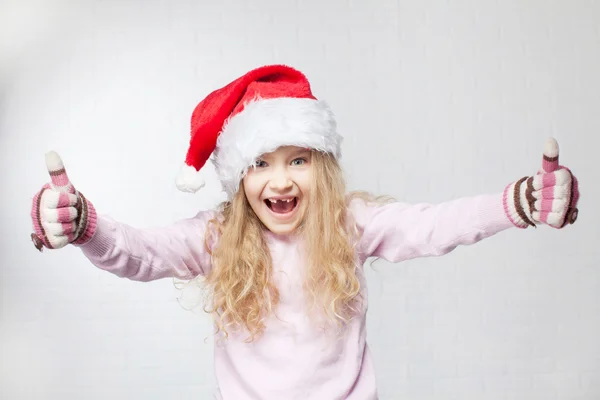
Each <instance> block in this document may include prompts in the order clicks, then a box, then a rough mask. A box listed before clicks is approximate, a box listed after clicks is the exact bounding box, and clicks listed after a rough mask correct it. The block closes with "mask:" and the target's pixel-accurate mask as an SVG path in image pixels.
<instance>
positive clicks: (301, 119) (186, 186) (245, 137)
mask: <svg viewBox="0 0 600 400" xmlns="http://www.w3.org/2000/svg"><path fill="white" fill-rule="evenodd" d="M341 142H342V137H341V136H340V135H339V134H338V132H337V127H336V122H335V118H334V115H333V113H332V112H331V110H330V108H329V106H328V105H327V104H326V103H325V102H323V101H320V100H317V99H316V98H315V97H314V96H313V94H312V92H311V88H310V84H309V82H308V80H307V79H306V77H305V76H304V74H302V73H301V72H300V71H297V70H295V69H293V68H290V67H288V66H285V65H267V66H263V67H259V68H257V69H254V70H252V71H250V72H248V73H246V74H245V75H243V76H241V77H239V78H237V79H236V80H234V81H233V82H231V83H229V84H228V85H226V86H224V87H222V88H220V89H217V90H215V91H213V92H212V93H210V94H209V95H208V96H207V97H206V98H205V99H204V100H202V101H201V102H200V103H199V104H198V105H197V106H196V108H195V109H194V112H193V113H192V119H191V139H190V146H189V149H188V151H187V156H186V158H185V165H184V166H183V168H182V170H181V172H180V174H179V176H178V178H177V182H176V183H177V187H178V188H179V190H181V191H185V192H196V191H197V190H199V189H200V188H201V187H202V186H204V183H205V182H204V179H203V177H202V175H203V174H202V173H201V171H202V168H203V167H204V165H205V164H206V162H207V161H208V160H209V159H211V158H212V162H213V164H214V166H215V169H216V172H217V175H218V177H219V180H220V181H221V184H222V186H223V190H224V191H225V193H226V194H227V197H228V199H231V198H232V197H233V196H234V195H235V193H236V191H237V190H238V188H239V183H240V180H241V179H242V178H243V177H244V175H245V173H246V172H247V171H248V168H249V167H251V166H252V165H253V164H254V163H255V161H256V159H257V158H258V157H260V156H261V155H262V154H265V153H268V152H271V151H274V150H276V149H277V148H278V147H280V146H302V147H306V148H311V149H315V150H319V151H324V152H328V153H331V154H332V155H333V156H334V157H335V158H336V159H338V158H339V157H340V155H341V151H340V149H341Z"/></svg>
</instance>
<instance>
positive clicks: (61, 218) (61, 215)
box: [31, 151, 96, 251]
mask: <svg viewBox="0 0 600 400" xmlns="http://www.w3.org/2000/svg"><path fill="white" fill-rule="evenodd" d="M46 168H47V169H48V173H49V174H50V180H51V183H46V184H45V185H44V186H42V189H41V190H40V191H39V192H38V193H36V195H35V196H34V198H33V201H32V207H31V222H32V223H33V229H34V233H32V234H31V240H32V241H33V243H34V245H35V247H36V248H37V249H38V250H39V251H42V248H43V247H47V248H49V249H59V248H61V247H64V246H66V245H67V244H69V243H75V244H83V243H85V242H87V241H88V240H89V239H90V238H91V237H92V235H93V233H94V231H95V230H96V210H95V209H94V206H93V205H92V204H91V203H90V202H89V201H88V200H87V199H86V198H85V197H84V196H83V195H82V194H81V193H80V192H78V191H77V190H75V187H74V186H73V185H72V184H71V182H70V181H69V177H68V175H67V172H66V170H65V168H64V165H63V162H62V160H61V158H60V156H59V155H58V154H57V153H56V152H54V151H51V152H49V153H47V154H46Z"/></svg>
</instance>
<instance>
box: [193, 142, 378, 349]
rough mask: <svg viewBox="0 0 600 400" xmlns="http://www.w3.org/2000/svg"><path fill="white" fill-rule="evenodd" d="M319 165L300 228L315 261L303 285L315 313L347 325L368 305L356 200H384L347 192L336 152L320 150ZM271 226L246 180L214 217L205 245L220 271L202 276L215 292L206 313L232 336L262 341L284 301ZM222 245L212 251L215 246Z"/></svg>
mask: <svg viewBox="0 0 600 400" xmlns="http://www.w3.org/2000/svg"><path fill="white" fill-rule="evenodd" d="M311 163H312V166H313V177H312V187H311V194H310V196H309V204H308V207H307V214H306V215H305V217H304V220H303V222H302V223H301V224H300V226H299V227H298V229H299V230H298V234H299V235H300V236H301V237H302V239H303V242H304V248H305V250H306V254H307V261H308V264H309V265H308V268H307V270H306V271H307V273H306V276H305V281H304V285H303V287H304V290H305V293H306V295H307V296H306V297H307V299H308V300H309V301H310V304H307V309H308V310H309V312H310V313H311V315H316V316H325V317H326V318H325V320H326V321H328V322H329V323H333V324H334V325H336V326H340V325H341V324H344V323H346V322H348V321H349V320H350V319H351V318H352V317H353V315H354V314H355V312H357V310H358V309H359V308H360V307H361V306H362V303H361V295H360V294H361V283H360V281H359V278H358V276H357V273H356V269H357V268H358V267H360V266H358V265H357V258H356V252H355V245H356V243H357V241H358V238H359V235H358V230H357V229H356V227H355V225H354V222H353V221H352V218H351V216H350V215H349V213H348V212H347V208H348V204H349V202H350V201H351V200H352V199H354V198H362V199H365V200H367V201H373V200H379V198H375V197H373V196H371V195H370V194H368V193H366V192H353V193H350V194H348V195H347V194H346V184H345V180H344V177H343V172H342V169H341V167H340V165H339V163H338V162H337V161H336V160H335V159H334V158H333V157H332V156H331V155H330V154H328V153H323V152H319V151H313V152H312V159H311ZM264 229H265V227H264V226H263V224H262V222H261V221H260V220H259V218H258V217H257V216H256V214H255V213H254V211H253V210H252V208H251V206H250V204H249V202H248V200H247V199H246V196H245V193H244V188H243V182H242V183H241V185H240V189H239V190H238V192H237V193H236V195H235V196H234V198H233V199H232V200H231V201H226V202H224V203H221V205H220V206H219V213H217V215H216V216H215V218H213V219H211V220H210V221H209V229H207V232H206V241H205V245H206V248H207V249H208V251H209V252H210V254H211V258H212V269H211V270H210V272H209V273H208V274H207V275H206V276H205V277H203V278H202V280H203V286H204V288H205V289H206V290H207V294H208V299H207V301H206V305H205V307H204V311H206V312H207V313H210V314H212V315H213V317H214V319H215V324H216V328H217V333H218V332H219V331H221V332H222V334H223V336H224V337H225V338H226V337H227V336H228V335H229V332H230V331H231V330H235V329H238V328H243V329H245V330H246V331H247V333H248V334H249V338H248V339H247V341H248V342H252V341H254V340H255V339H256V338H258V337H260V336H261V335H262V334H263V332H264V329H265V323H264V320H265V318H266V317H267V316H268V315H269V314H271V313H272V312H273V311H274V310H275V309H276V307H277V305H278V303H279V292H278V289H277V287H276V286H275V284H274V281H273V268H272V260H271V255H270V252H269V248H268V246H267V242H266V240H265V237H264V236H263V230H264ZM215 242H218V244H217V245H216V246H215V247H214V248H213V249H212V250H211V247H210V246H209V245H208V244H209V243H215ZM315 311H316V313H315Z"/></svg>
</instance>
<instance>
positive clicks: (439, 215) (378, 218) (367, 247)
mask: <svg viewBox="0 0 600 400" xmlns="http://www.w3.org/2000/svg"><path fill="white" fill-rule="evenodd" d="M578 200H579V189H578V182H577V179H576V178H575V177H574V176H573V174H572V173H571V172H570V171H569V170H568V169H567V168H564V167H560V166H559V164H558V145H557V144H556V141H554V140H553V139H551V140H550V141H548V143H547V144H546V147H545V151H544V156H543V161H542V168H541V169H540V170H539V171H538V173H537V174H536V175H534V176H532V177H525V178H523V179H520V180H519V181H517V182H514V183H511V184H509V185H507V186H506V188H505V189H504V191H503V192H500V193H497V194H486V195H479V196H473V197H464V198H460V199H456V200H452V201H448V202H444V203H441V204H428V203H422V204H407V203H400V202H395V203H391V204H385V205H376V204H367V203H365V202H364V201H362V200H354V201H353V202H352V203H351V204H350V210H351V212H352V215H353V216H354V219H355V220H356V222H357V227H358V229H359V232H360V233H361V235H362V236H361V239H360V241H359V243H358V249H359V252H360V254H361V256H362V257H363V259H366V258H368V257H381V258H383V259H385V260H388V261H390V262H400V261H403V260H408V259H412V258H416V257H427V256H440V255H443V254H447V253H449V252H450V251H452V250H454V249H455V248H456V247H458V246H460V245H470V244H473V243H476V242H478V241H480V240H482V239H485V238H487V237H490V236H492V235H494V234H496V233H499V232H501V231H503V230H506V229H508V228H511V227H518V228H526V227H527V226H530V225H532V226H536V225H538V224H547V225H549V226H552V227H554V228H563V227H564V226H566V224H568V223H573V222H574V221H575V219H576V216H577V202H578Z"/></svg>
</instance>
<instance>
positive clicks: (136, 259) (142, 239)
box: [31, 152, 214, 281]
mask: <svg viewBox="0 0 600 400" xmlns="http://www.w3.org/2000/svg"><path fill="white" fill-rule="evenodd" d="M46 167H47V170H48V173H49V174H50V178H51V182H49V183H47V184H45V185H43V186H42V188H41V190H40V191H39V192H37V193H36V194H35V196H34V198H33V201H32V208H31V220H32V224H33V229H34V233H33V234H32V235H31V238H32V240H33V242H34V245H35V247H36V248H37V249H38V250H40V251H41V250H42V249H43V248H44V247H46V248H47V249H60V248H62V247H64V246H67V245H68V244H71V245H73V246H76V247H79V248H81V250H82V252H83V254H84V255H85V256H86V257H87V258H88V259H89V260H90V261H91V262H92V264H94V265H95V266H97V267H98V268H101V269H103V270H106V271H108V272H110V273H112V274H115V275H117V276H119V277H123V278H129V279H131V280H136V281H151V280H155V279H160V278H165V277H177V278H181V279H190V278H193V277H194V276H197V275H205V274H207V273H208V271H209V270H210V266H211V263H210V255H209V253H208V250H207V249H206V247H205V237H204V236H205V232H206V230H207V226H208V222H209V220H210V219H211V218H212V217H213V216H214V212H213V211H203V212H200V213H198V214H197V215H196V216H195V217H193V218H187V219H183V220H180V221H178V222H175V223H173V224H171V225H170V226H167V227H161V228H153V229H136V228H133V227H131V226H129V225H126V224H124V223H120V222H117V221H114V220H113V219H111V218H109V217H107V216H100V215H97V214H96V210H95V208H94V206H93V204H92V203H91V201H90V200H89V199H87V198H86V197H84V196H83V194H82V193H81V192H79V191H78V190H76V189H75V187H74V186H73V184H72V183H71V181H70V180H69V177H68V175H67V172H66V170H65V167H64V165H63V162H62V160H61V158H60V156H59V155H58V154H57V153H55V152H50V153H48V154H47V155H46ZM213 244H214V243H210V242H209V243H208V245H209V246H212V245H213Z"/></svg>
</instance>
